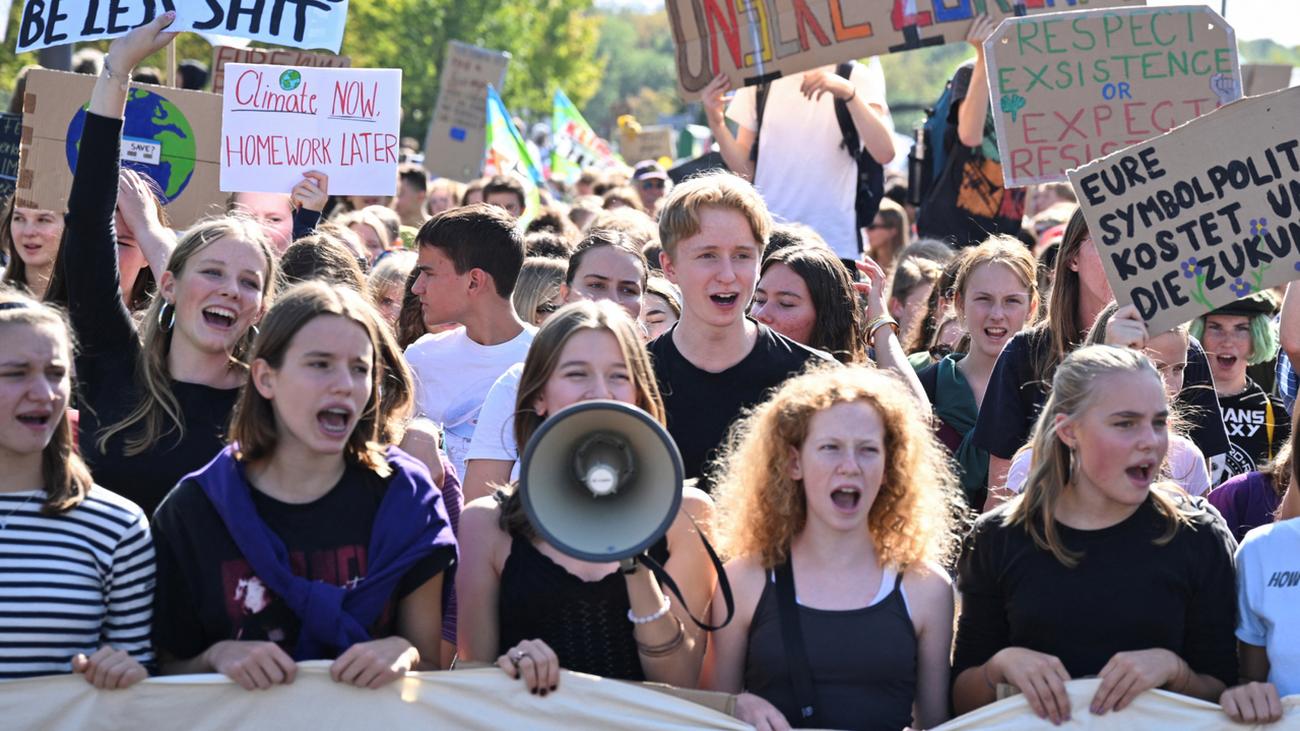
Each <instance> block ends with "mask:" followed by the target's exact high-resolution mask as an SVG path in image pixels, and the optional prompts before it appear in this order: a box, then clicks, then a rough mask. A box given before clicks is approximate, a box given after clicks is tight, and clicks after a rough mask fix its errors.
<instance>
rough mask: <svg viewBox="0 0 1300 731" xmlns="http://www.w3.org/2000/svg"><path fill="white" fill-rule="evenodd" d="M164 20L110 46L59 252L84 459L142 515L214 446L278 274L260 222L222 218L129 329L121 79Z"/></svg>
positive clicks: (158, 36)
mask: <svg viewBox="0 0 1300 731" xmlns="http://www.w3.org/2000/svg"><path fill="white" fill-rule="evenodd" d="M174 18H175V14H174V13H164V14H162V15H160V16H159V17H158V18H157V19H156V20H155V21H153V22H151V23H148V24H146V25H143V26H141V27H139V28H137V29H135V30H133V31H132V32H131V33H129V34H127V35H125V36H123V37H121V38H118V39H116V40H114V41H113V44H112V45H111V46H110V49H109V57H110V59H111V61H110V63H109V64H108V66H107V70H106V71H105V73H104V75H101V76H100V77H99V79H98V80H97V81H96V82H95V87H94V92H93V93H92V96H91V100H90V105H89V109H88V111H87V113H86V121H85V127H84V130H83V132H82V138H81V146H80V157H79V158H78V163H77V170H76V173H75V174H74V176H73V181H72V190H71V193H70V194H69V198H68V218H67V235H66V237H65V243H64V246H65V248H66V251H65V256H64V260H65V262H66V266H65V267H64V272H63V273H64V274H65V275H66V277H67V288H68V312H69V316H70V319H71V321H72V326H73V330H74V331H75V333H76V335H77V338H78V340H79V342H80V343H81V346H82V348H81V352H80V353H79V354H78V358H77V363H76V365H77V372H78V375H79V383H78V397H79V403H80V405H81V406H82V407H83V408H81V431H82V438H81V440H80V446H81V450H82V454H83V455H84V456H85V458H86V462H87V463H88V464H89V465H90V469H91V471H92V472H93V473H94V475H95V478H96V480H97V481H98V482H99V483H100V484H101V485H104V486H105V487H108V488H109V489H111V490H114V491H116V492H118V493H121V494H122V495H124V496H126V497H128V498H130V499H131V500H133V501H135V502H136V503H138V504H139V505H140V507H141V508H143V509H144V511H145V513H146V514H152V513H153V511H154V509H155V508H156V507H157V506H158V503H159V502H161V501H162V498H163V496H164V495H166V494H167V491H168V490H170V489H171V488H172V487H174V486H175V485H176V482H177V481H178V480H179V479H180V478H181V477H182V476H183V475H185V474H186V473H188V472H190V471H192V470H194V469H196V468H198V467H200V466H202V465H203V464H204V463H206V462H207V461H208V460H210V459H212V457H213V455H215V454H216V453H217V452H218V451H220V449H221V447H222V444H223V441H222V433H223V432H224V431H225V427H226V422H227V421H228V420H229V418H230V412H231V409H232V408H233V407H234V405H235V398H236V396H237V395H238V393H239V387H240V386H241V385H242V384H243V383H244V381H245V379H246V376H247V366H246V365H245V363H244V356H245V353H246V351H247V350H248V348H249V346H250V345H251V343H252V341H253V339H254V336H255V335H256V328H255V327H254V325H255V324H256V322H257V321H258V320H259V319H260V318H261V317H262V314H263V312H264V311H265V309H266V306H267V303H268V301H269V299H270V295H271V292H273V291H274V283H275V279H276V266H275V259H274V256H273V255H272V252H271V249H270V246H269V244H268V242H267V240H266V239H265V238H264V236H263V233H262V231H261V227H260V226H259V225H258V224H257V223H256V222H254V221H253V220H252V219H242V218H233V217H221V218H216V219H211V220H209V221H206V222H201V223H198V224H195V225H194V226H193V227H191V228H190V229H189V231H187V232H186V234H185V235H184V236H183V237H182V238H181V240H180V241H179V242H178V243H177V245H176V247H175V249H174V250H173V251H172V253H171V256H170V258H169V259H168V261H167V265H166V270H165V271H163V272H162V273H161V276H160V277H159V286H158V295H157V296H156V297H155V298H154V300H153V302H152V303H151V304H150V305H149V307H148V309H147V310H145V312H144V315H143V319H142V321H141V323H140V324H139V325H138V326H137V323H136V321H135V320H134V319H133V318H132V317H131V313H129V312H128V311H127V309H126V307H125V306H124V305H123V303H122V298H121V296H120V295H119V291H118V290H119V286H118V281H117V280H118V276H119V273H118V267H117V255H116V251H117V248H118V246H117V238H116V235H115V233H114V224H113V220H114V219H113V216H114V208H115V206H116V204H117V201H118V186H117V184H116V183H117V181H118V180H119V174H118V168H119V166H120V148H121V133H122V125H123V121H122V120H123V116H124V114H125V108H126V97H127V88H128V84H127V79H128V76H129V73H130V71H131V69H132V68H134V67H135V65H136V64H137V63H139V62H140V61H141V60H143V59H144V58H145V57H146V56H148V55H149V54H150V53H153V52H154V51H156V50H158V49H159V48H162V47H163V46H164V45H166V44H167V43H168V42H169V41H170V40H171V39H172V38H173V37H174V36H175V34H174V33H168V32H166V31H165V28H166V27H167V26H168V25H169V24H170V23H171V22H172V20H174ZM151 221H152V223H151V224H150V225H149V226H135V227H134V229H135V230H134V231H133V234H134V236H135V237H136V239H137V240H138V241H142V240H143V238H144V237H148V236H162V235H163V232H161V231H155V230H153V229H154V228H155V226H160V224H159V223H158V221H157V220H156V218H154V217H151ZM141 245H142V246H143V244H141Z"/></svg>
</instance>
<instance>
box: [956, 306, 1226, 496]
mask: <svg viewBox="0 0 1300 731" xmlns="http://www.w3.org/2000/svg"><path fill="white" fill-rule="evenodd" d="M1051 347H1052V339H1051V335H1050V334H1049V333H1048V331H1047V329H1046V328H1035V329H1033V330H1025V331H1022V332H1019V333H1017V334H1016V335H1015V336H1014V337H1012V338H1011V341H1010V342H1008V343H1007V345H1006V347H1005V348H1003V349H1002V353H1001V355H999V356H998V362H997V364H996V365H994V367H993V374H992V375H991V376H990V377H989V385H988V388H987V389H986V390H985V392H984V403H983V404H982V405H981V407H980V413H979V419H978V420H977V421H976V422H975V436H974V440H975V444H976V446H978V447H980V448H981V449H984V450H987V451H988V453H989V454H991V455H993V456H995V457H1000V458H1002V459H1011V458H1012V457H1014V456H1015V454H1016V451H1017V450H1019V449H1020V448H1021V447H1022V446H1024V445H1025V443H1026V442H1028V441H1029V437H1030V435H1031V434H1032V433H1033V430H1034V420H1035V419H1037V418H1038V412H1039V410H1040V409H1042V407H1043V404H1044V403H1045V402H1046V401H1047V394H1048V392H1049V391H1050V390H1051V382H1050V381H1044V380H1042V379H1041V378H1039V376H1038V364H1039V363H1042V362H1043V361H1044V360H1046V359H1047V357H1048V354H1049V353H1050V352H1051ZM1178 403H1179V404H1180V405H1181V406H1182V407H1183V416H1184V418H1186V419H1187V420H1188V422H1189V423H1190V429H1189V431H1188V434H1187V436H1188V438H1189V439H1191V440H1192V442H1194V443H1195V444H1196V446H1197V447H1199V448H1200V450H1201V453H1202V454H1204V455H1205V457H1206V459H1209V460H1210V461H1211V462H1212V463H1213V462H1215V461H1216V459H1218V460H1219V461H1220V462H1221V458H1222V455H1224V454H1226V453H1227V451H1228V436H1227V432H1226V431H1225V430H1224V425H1223V420H1222V419H1221V418H1220V416H1219V402H1218V400H1217V399H1216V398H1215V397H1214V381H1213V379H1212V376H1211V375H1210V363H1209V360H1207V359H1206V357H1205V350H1204V349H1202V348H1201V344H1200V343H1199V342H1198V341H1197V340H1196V339H1194V338H1193V339H1191V340H1190V341H1189V343H1188V346H1187V370H1186V371H1184V372H1183V390H1182V391H1180V392H1179V394H1178ZM1211 476H1212V478H1213V481H1214V482H1215V483H1218V482H1221V481H1222V480H1223V479H1224V478H1226V477H1227V474H1215V475H1211Z"/></svg>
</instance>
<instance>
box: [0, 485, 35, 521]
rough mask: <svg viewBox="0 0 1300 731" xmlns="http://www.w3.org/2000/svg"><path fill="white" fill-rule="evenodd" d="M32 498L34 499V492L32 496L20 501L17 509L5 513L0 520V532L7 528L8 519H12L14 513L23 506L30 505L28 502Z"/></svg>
mask: <svg viewBox="0 0 1300 731" xmlns="http://www.w3.org/2000/svg"><path fill="white" fill-rule="evenodd" d="M37 492H39V491H37ZM34 497H36V493H35V492H33V493H32V494H30V495H28V496H27V499H26V500H24V501H22V502H21V503H18V507H16V508H14V509H13V510H10V511H9V512H7V513H5V515H4V517H3V518H0V530H4V529H5V528H8V527H9V519H10V518H12V517H14V513H17V512H18V511H19V510H22V509H23V507H25V506H26V505H27V503H30V502H31V501H32V498H34Z"/></svg>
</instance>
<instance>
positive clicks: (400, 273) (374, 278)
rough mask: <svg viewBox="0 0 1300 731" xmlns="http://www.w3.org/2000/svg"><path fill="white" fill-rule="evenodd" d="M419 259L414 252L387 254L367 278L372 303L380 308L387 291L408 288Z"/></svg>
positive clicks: (392, 252)
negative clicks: (407, 282)
mask: <svg viewBox="0 0 1300 731" xmlns="http://www.w3.org/2000/svg"><path fill="white" fill-rule="evenodd" d="M417 258H418V257H417V256H416V254H415V252H414V251H390V252H388V253H387V254H385V255H384V258H382V259H380V260H379V263H377V264H375V266H374V268H373V269H371V270H370V275H369V276H368V277H367V278H366V284H367V285H368V286H367V289H368V290H369V292H370V301H371V303H373V304H374V305H375V306H376V307H378V306H379V305H380V303H381V302H382V300H383V298H384V291H385V290H387V289H388V288H389V287H397V288H398V289H399V290H400V289H401V288H402V287H404V286H406V279H407V277H409V276H411V272H413V271H415V261H416V259H417Z"/></svg>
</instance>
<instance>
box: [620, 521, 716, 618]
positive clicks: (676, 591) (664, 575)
mask: <svg viewBox="0 0 1300 731" xmlns="http://www.w3.org/2000/svg"><path fill="white" fill-rule="evenodd" d="M686 517H688V518H690V519H691V524H692V525H694V526H695V532H696V533H697V534H699V536H700V541H702V542H703V543H704V550H705V551H708V553H709V560H710V561H712V562H713V570H714V571H716V572H717V574H718V588H719V589H721V590H722V601H723V602H724V603H725V604H726V605H727V616H726V617H723V619H722V623H721V624H718V625H717V626H714V625H711V624H708V623H706V622H702V621H700V620H699V619H696V617H695V613H694V612H692V611H691V607H690V605H688V604H687V603H686V598H685V597H683V596H682V590H681V589H680V588H678V586H677V582H676V581H674V580H673V577H672V576H671V575H669V573H668V570H667V569H665V568H664V566H663V564H661V563H659V561H658V560H656V559H655V558H654V557H652V556H650V554H648V553H643V554H641V555H639V556H637V557H636V560H637V561H640V562H641V563H643V564H645V565H646V567H647V568H649V569H650V571H651V572H652V573H654V575H655V578H656V579H658V580H659V583H661V584H663V585H664V586H666V587H668V591H670V592H672V593H673V596H675V597H677V601H678V602H680V603H681V605H682V607H683V608H685V609H686V616H688V617H690V618H691V621H692V622H694V623H695V626H696V627H699V628H700V629H702V630H704V631H705V632H717V631H718V630H720V629H722V628H723V627H726V626H727V625H728V624H731V618H732V616H734V615H735V613H736V600H735V598H734V597H733V596H732V595H731V582H730V581H728V580H727V572H726V570H725V569H723V567H722V559H720V558H718V552H717V551H715V550H713V545H712V544H711V543H709V539H708V538H706V537H705V535H704V531H702V530H700V526H699V524H698V523H696V522H695V518H693V517H691V515H690V513H687V514H686Z"/></svg>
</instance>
